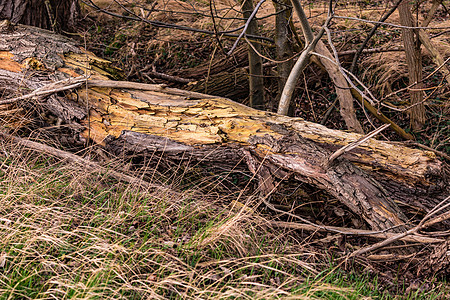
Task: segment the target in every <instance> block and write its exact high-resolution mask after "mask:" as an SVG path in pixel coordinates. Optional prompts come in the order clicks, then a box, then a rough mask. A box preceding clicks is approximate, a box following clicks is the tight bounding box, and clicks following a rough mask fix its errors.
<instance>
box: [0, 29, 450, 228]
mask: <svg viewBox="0 0 450 300" xmlns="http://www.w3.org/2000/svg"><path fill="white" fill-rule="evenodd" d="M19 45H20V47H18V46H19ZM82 51H83V50H81V48H80V47H77V45H76V43H75V42H73V41H72V40H70V39H67V38H65V37H62V36H59V35H56V34H51V33H49V32H47V31H43V30H39V29H37V28H30V27H22V26H12V27H11V28H8V30H0V86H2V87H4V89H5V91H4V95H7V96H8V97H13V96H18V95H17V93H18V92H19V93H20V92H24V93H29V92H30V90H31V91H33V90H36V89H38V88H40V92H41V96H36V95H35V96H34V97H29V98H27V99H28V100H25V98H23V99H22V100H17V99H16V100H15V101H16V102H14V100H9V101H0V104H3V106H5V104H6V103H9V104H8V105H9V106H11V105H17V103H18V102H17V101H20V103H21V105H23V107H24V108H26V107H27V106H26V105H27V103H28V105H29V106H30V107H31V109H36V106H39V107H41V108H43V109H46V110H47V111H49V112H51V113H52V114H54V115H56V116H57V118H58V119H59V120H60V121H59V122H58V123H60V122H63V123H64V124H66V125H67V126H68V127H70V128H73V130H74V133H73V137H74V139H76V138H81V139H92V140H93V141H95V142H96V143H98V144H100V145H103V146H104V147H105V148H107V149H109V150H110V151H114V152H116V153H122V154H131V155H133V156H136V155H142V156H147V157H161V156H162V155H164V158H165V159H172V160H178V161H179V160H197V161H199V162H201V163H202V164H210V165H211V166H212V167H214V166H223V165H226V166H227V167H228V168H229V169H233V168H234V167H235V166H237V165H241V166H242V163H243V162H247V163H248V168H249V169H251V170H256V171H255V172H260V171H258V170H257V169H258V168H256V169H255V163H256V166H257V165H262V166H263V167H262V168H261V170H263V171H264V172H265V175H264V174H262V175H261V176H260V177H265V178H267V176H266V175H267V174H269V175H270V176H269V177H273V178H280V179H282V178H287V177H290V178H293V179H296V180H300V181H303V182H306V183H309V184H311V185H314V186H316V187H317V188H318V189H323V190H326V191H327V192H328V193H329V194H331V195H332V196H333V197H335V198H336V199H338V200H339V201H341V202H342V203H344V204H345V205H347V206H348V207H349V208H350V209H351V210H352V211H353V212H354V213H356V214H358V215H360V216H362V217H363V218H364V219H365V220H366V222H367V223H368V224H369V225H370V226H371V227H372V228H373V229H375V230H380V229H387V228H391V227H395V228H394V230H396V231H401V230H403V229H404V226H405V222H407V221H408V220H407V218H406V217H405V215H404V212H403V211H402V210H400V209H399V207H398V206H397V204H396V203H405V204H406V205H407V206H408V205H409V206H414V207H420V208H421V209H423V210H424V211H428V210H430V209H432V208H433V207H435V205H436V204H437V203H438V202H439V201H440V200H441V199H443V198H444V197H445V196H446V194H447V193H448V182H447V174H446V173H445V172H444V166H443V164H442V162H440V161H439V160H438V159H436V157H435V156H434V154H433V153H431V152H427V151H421V150H416V149H411V148H408V147H404V146H402V145H400V144H396V143H390V142H384V141H378V140H374V139H370V140H369V141H368V142H366V143H365V144H363V145H361V146H359V147H358V148H357V149H355V150H353V151H351V152H349V153H346V154H344V155H343V156H341V157H339V158H338V159H337V160H336V161H335V163H334V164H332V165H328V164H327V161H328V158H329V157H330V155H331V154H332V153H333V152H334V151H336V150H337V149H339V148H341V147H342V146H344V145H346V144H348V143H350V142H353V141H356V140H358V139H359V138H360V137H361V135H359V134H356V133H347V132H342V131H338V130H332V129H328V128H326V127H324V126H321V125H318V124H315V123H311V122H307V121H304V120H302V119H299V118H289V117H285V116H281V115H277V114H274V113H270V112H264V111H260V110H255V109H252V108H249V107H247V106H244V105H242V104H239V103H236V102H233V101H231V100H228V99H225V98H220V97H216V96H210V95H205V94H200V93H195V92H189V91H183V90H178V89H172V88H167V87H164V86H161V85H149V84H139V83H132V82H121V81H113V80H108V75H109V73H108V72H106V71H105V69H108V67H109V65H108V62H107V61H105V60H102V59H100V58H97V57H95V56H93V54H92V53H84V52H82ZM31 55H32V57H31ZM31 61H32V63H30V62H31ZM33 68H39V69H40V70H41V71H42V70H45V71H46V72H30V71H32V69H33ZM25 73H26V76H25ZM84 74H90V78H89V80H84V81H81V82H79V83H78V85H75V87H76V86H79V88H78V90H77V91H75V92H73V93H67V94H60V95H58V94H55V93H54V90H55V84H53V85H52V86H50V87H48V88H49V89H50V90H52V91H53V92H49V94H48V95H44V94H42V91H43V89H44V87H45V86H46V85H48V84H50V83H52V82H54V81H55V80H60V79H67V78H73V77H78V76H80V75H84ZM83 82H84V86H80V85H81V84H83ZM66 84H73V81H72V82H69V83H66ZM86 84H87V87H86ZM60 85H61V83H60ZM56 86H57V85H56ZM72 87H73V85H72ZM33 99H34V100H33ZM27 101H29V102H27ZM155 153H159V155H154V154H155Z"/></svg>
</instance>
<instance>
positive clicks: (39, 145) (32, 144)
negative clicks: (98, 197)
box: [0, 132, 174, 193]
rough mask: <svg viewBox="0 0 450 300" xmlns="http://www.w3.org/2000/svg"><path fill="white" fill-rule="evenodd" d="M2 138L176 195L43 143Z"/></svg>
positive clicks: (2, 134) (8, 136)
mask: <svg viewBox="0 0 450 300" xmlns="http://www.w3.org/2000/svg"><path fill="white" fill-rule="evenodd" d="M0 137H1V138H3V139H4V140H9V141H11V142H13V143H14V144H17V145H20V146H24V147H26V148H29V149H31V150H34V151H37V152H39V153H46V154H49V155H51V156H55V157H58V158H61V159H63V160H66V161H68V162H71V163H75V164H77V165H78V166H80V167H83V168H86V169H88V170H90V171H95V172H100V173H105V174H107V175H108V176H111V177H113V178H114V179H116V180H119V181H125V182H128V183H130V184H133V185H135V186H139V187H142V188H145V189H158V190H163V191H170V192H171V193H174V191H173V190H171V189H170V188H168V187H164V186H161V185H159V184H153V183H149V182H147V181H145V180H143V179H140V178H137V177H134V176H130V175H127V174H124V173H121V172H118V171H114V170H112V169H110V168H105V167H103V166H101V165H99V164H98V163H96V162H93V161H91V160H89V159H86V158H83V157H80V156H78V155H75V154H72V153H70V152H67V151H64V150H60V149H57V148H54V147H51V146H48V145H45V144H42V143H38V142H34V141H30V140H28V139H24V138H20V137H17V136H13V135H9V134H7V133H4V132H0Z"/></svg>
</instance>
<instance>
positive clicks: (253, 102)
mask: <svg viewBox="0 0 450 300" xmlns="http://www.w3.org/2000/svg"><path fill="white" fill-rule="evenodd" d="M253 9H254V7H253V0H243V1H242V15H243V16H244V18H245V19H247V20H248V18H250V15H251V14H252V12H253ZM258 32H259V31H258V22H257V21H256V19H255V18H253V19H252V20H251V21H250V23H249V24H248V28H247V34H250V35H258V34H259V33H258ZM253 47H254V48H255V49H256V51H258V52H259V53H261V52H262V51H261V45H260V44H258V43H253ZM262 64H263V63H262V58H261V57H260V56H259V55H258V53H256V52H255V51H254V50H253V49H252V47H251V46H250V45H249V46H248V66H249V86H250V106H251V107H253V108H256V109H261V110H264V108H265V107H264V103H265V102H264V77H263V76H264V73H263V65H262Z"/></svg>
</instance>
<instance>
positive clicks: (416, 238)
mask: <svg viewBox="0 0 450 300" xmlns="http://www.w3.org/2000/svg"><path fill="white" fill-rule="evenodd" d="M269 224H270V225H272V226H274V227H280V228H290V229H295V230H305V231H318V232H333V233H336V232H337V233H340V234H344V235H350V236H352V235H353V236H366V237H370V238H375V239H386V238H392V237H396V236H398V234H396V233H391V232H374V231H371V230H363V229H352V228H346V227H336V226H322V225H317V226H314V225H311V224H302V223H295V222H281V221H271V222H269ZM399 240H400V241H403V242H412V243H422V244H435V243H442V242H445V239H437V238H430V237H426V236H420V235H414V234H412V235H407V236H403V237H400V238H399Z"/></svg>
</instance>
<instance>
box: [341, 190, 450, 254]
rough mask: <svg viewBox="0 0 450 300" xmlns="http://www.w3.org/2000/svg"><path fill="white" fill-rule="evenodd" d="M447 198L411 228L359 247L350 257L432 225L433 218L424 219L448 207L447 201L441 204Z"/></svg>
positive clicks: (375, 248)
mask: <svg viewBox="0 0 450 300" xmlns="http://www.w3.org/2000/svg"><path fill="white" fill-rule="evenodd" d="M449 199H450V196H449V197H447V198H445V199H444V200H443V201H441V202H440V203H439V204H438V205H436V207H435V208H434V209H432V210H431V211H430V212H429V213H428V214H427V215H426V216H425V217H424V218H423V219H422V221H420V223H419V224H418V225H417V226H415V227H413V228H411V229H410V230H408V231H406V232H403V233H400V234H395V235H393V236H391V237H389V238H387V239H385V240H384V241H381V242H379V243H376V244H374V245H371V246H368V247H364V248H361V249H359V250H357V251H354V252H353V253H351V254H350V257H353V256H359V255H362V254H365V253H367V252H370V251H374V250H377V249H379V248H381V247H384V246H387V245H389V244H392V243H393V242H395V241H398V240H400V239H402V238H404V237H407V236H411V235H414V234H416V233H417V232H418V231H419V230H421V229H423V228H425V227H426V225H432V224H435V222H434V219H433V220H430V221H429V222H427V223H425V221H426V220H428V219H429V218H431V217H432V216H433V215H435V214H437V213H438V212H439V211H441V210H443V209H445V208H447V207H449V206H450V203H447V204H446V205H443V204H444V203H445V202H446V201H448V200H449ZM435 219H439V222H441V221H442V220H443V219H442V218H441V216H438V217H436V218H435Z"/></svg>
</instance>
